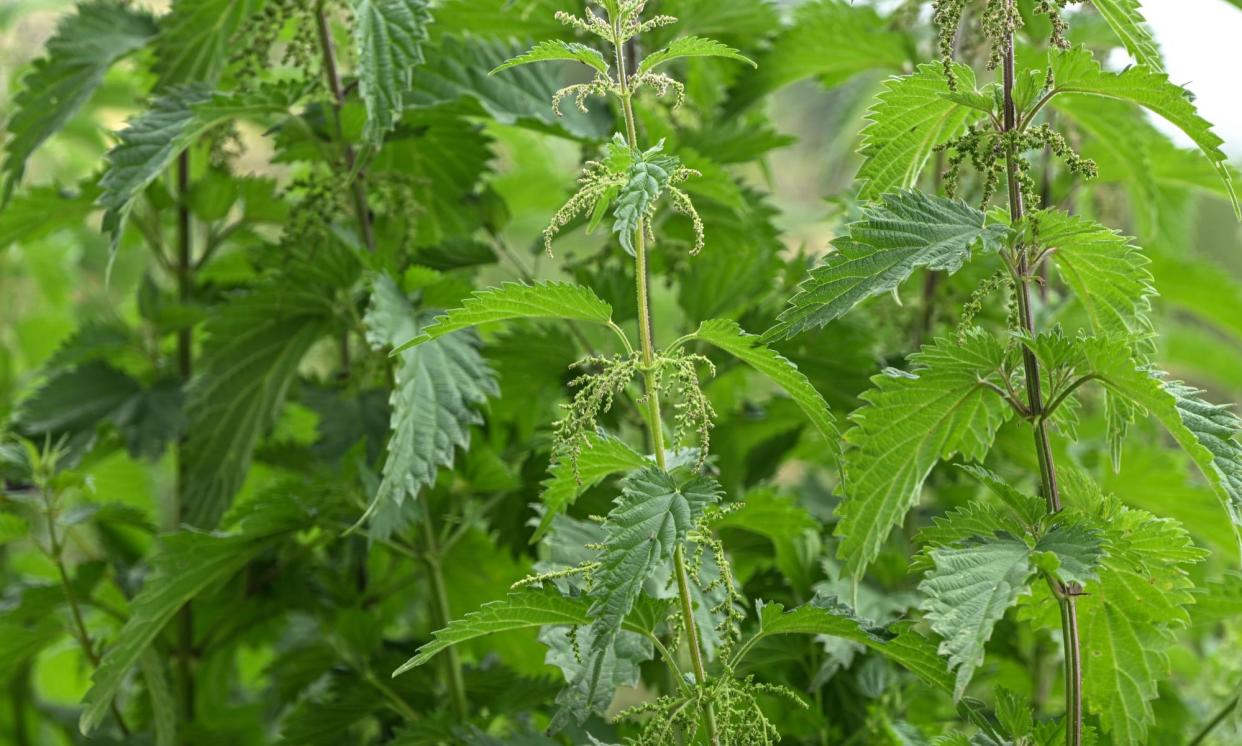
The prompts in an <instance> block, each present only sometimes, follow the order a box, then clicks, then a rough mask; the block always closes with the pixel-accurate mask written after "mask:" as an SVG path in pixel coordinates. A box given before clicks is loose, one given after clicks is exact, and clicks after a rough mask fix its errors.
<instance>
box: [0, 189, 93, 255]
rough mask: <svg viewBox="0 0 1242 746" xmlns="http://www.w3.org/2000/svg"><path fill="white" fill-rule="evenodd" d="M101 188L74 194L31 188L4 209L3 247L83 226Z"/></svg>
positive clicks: (0, 221)
mask: <svg viewBox="0 0 1242 746" xmlns="http://www.w3.org/2000/svg"><path fill="white" fill-rule="evenodd" d="M98 196H99V192H98V190H97V189H95V188H94V187H93V186H90V187H87V188H86V189H84V190H82V191H80V192H78V193H77V194H70V193H65V192H62V191H61V190H59V189H54V188H52V187H38V188H35V189H27V190H25V191H24V193H22V194H20V195H18V196H17V198H16V199H12V200H10V201H9V202H8V204H6V205H4V209H3V210H0V249H2V248H8V246H9V245H10V244H14V243H18V242H25V241H36V240H38V239H40V238H43V237H44V236H47V235H49V234H51V233H54V232H56V231H59V230H64V229H67V228H81V227H82V226H83V224H84V223H85V222H86V218H87V216H88V215H90V214H91V212H93V211H94V210H95V200H96V198H98Z"/></svg>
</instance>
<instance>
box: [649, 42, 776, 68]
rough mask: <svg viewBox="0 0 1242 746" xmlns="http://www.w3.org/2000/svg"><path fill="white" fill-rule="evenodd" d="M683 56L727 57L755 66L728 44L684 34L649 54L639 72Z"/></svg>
mask: <svg viewBox="0 0 1242 746" xmlns="http://www.w3.org/2000/svg"><path fill="white" fill-rule="evenodd" d="M683 57H725V58H727V59H731V60H737V61H739V62H745V63H746V64H748V65H750V66H751V67H755V63H754V61H753V60H751V59H750V58H749V57H747V56H746V55H744V54H742V53H741V52H739V51H737V50H736V49H734V48H733V47H730V46H729V45H727V44H722V43H720V42H718V41H716V40H715V39H705V38H703V37H701V36H682V37H680V38H677V39H674V40H673V41H672V42H670V43H669V45H668V46H667V47H664V48H663V49H660V50H657V51H655V52H652V53H651V54H649V55H647V56H646V57H645V58H644V59H643V61H642V62H641V63H639V65H638V74H639V75H642V74H644V73H648V72H651V71H652V70H654V69H655V68H657V67H659V66H660V65H663V64H664V63H666V62H671V61H673V60H676V59H681V58H683Z"/></svg>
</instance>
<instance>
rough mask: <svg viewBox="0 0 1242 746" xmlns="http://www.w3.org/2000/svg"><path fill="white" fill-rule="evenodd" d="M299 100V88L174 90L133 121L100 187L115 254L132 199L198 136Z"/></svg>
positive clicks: (111, 154) (280, 109) (112, 154)
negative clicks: (230, 91) (225, 91)
mask: <svg viewBox="0 0 1242 746" xmlns="http://www.w3.org/2000/svg"><path fill="white" fill-rule="evenodd" d="M300 97H301V89H300V87H299V86H287V85H286V86H276V87H264V88H260V89H259V90H257V91H253V92H247V93H236V94H213V93H212V92H211V91H210V89H209V88H207V87H206V86H204V85H202V84H199V83H195V84H190V85H186V86H183V87H178V88H173V89H171V90H169V91H168V92H167V93H165V94H164V95H162V96H160V97H158V98H156V99H155V100H154V101H153V102H152V103H151V108H150V109H149V110H147V111H146V112H144V113H142V114H140V115H138V116H137V117H135V118H134V119H131V120H130V121H129V123H128V125H126V127H125V129H123V130H121V131H120V132H119V133H118V134H117V138H118V140H119V142H118V143H117V145H116V146H115V147H114V148H112V150H110V151H108V156H107V158H108V170H107V172H106V173H104V176H103V178H102V179H101V180H100V182H99V185H100V187H102V189H103V193H102V194H101V195H100V197H99V206H100V207H102V208H104V210H105V212H104V219H103V228H104V231H105V232H107V233H108V234H110V235H111V237H112V249H113V251H115V250H116V248H117V246H118V245H119V243H120V240H121V234H122V233H123V232H124V230H125V222H126V220H127V219H128V217H129V212H130V210H131V209H132V207H133V203H134V200H135V199H137V197H138V195H139V194H141V193H142V190H144V189H146V187H147V186H148V185H149V184H150V183H151V182H153V181H155V179H156V178H158V177H159V175H160V174H161V173H163V172H164V169H165V168H167V167H168V165H169V164H170V163H172V161H173V159H175V158H176V157H177V156H178V155H179V154H180V153H181V152H182V151H183V150H185V149H186V148H188V147H189V146H190V145H191V144H192V143H193V142H194V141H195V140H196V139H197V138H198V137H199V136H200V135H202V134H203V133H204V132H206V131H207V130H209V129H211V128H212V127H214V126H215V125H217V124H220V123H221V122H225V121H228V120H231V119H237V118H250V117H257V118H260V119H262V118H265V117H267V116H270V115H272V114H280V113H283V112H286V111H288V110H289V108H290V107H291V106H293V104H294V103H295V102H296V101H297V100H298V98H300Z"/></svg>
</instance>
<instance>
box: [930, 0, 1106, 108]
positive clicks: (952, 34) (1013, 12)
mask: <svg viewBox="0 0 1242 746" xmlns="http://www.w3.org/2000/svg"><path fill="white" fill-rule="evenodd" d="M969 2H970V0H935V2H933V3H932V7H933V11H932V23H933V25H934V26H935V27H936V41H937V47H938V49H939V52H940V59H941V60H942V61H943V63H944V71H945V76H946V77H947V78H948V80H949V87H950V88H951V89H953V90H956V89H957V80H956V78H955V76H954V74H953V68H952V65H951V63H952V61H953V57H954V54H953V51H954V39H955V38H956V37H957V33H958V28H959V27H960V26H961V24H962V16H963V15H964V13H965V11H966V7H967V5H968V4H969ZM1078 2H1081V0H1035V6H1034V10H1035V12H1036V13H1039V14H1040V15H1044V16H1047V18H1048V21H1049V23H1050V24H1051V26H1052V33H1051V34H1050V35H1049V40H1048V43H1049V44H1050V45H1052V46H1053V47H1055V48H1057V49H1067V48H1069V40H1068V39H1067V38H1066V32H1067V31H1068V30H1069V24H1067V23H1066V22H1065V19H1064V18H1063V17H1062V11H1063V10H1064V9H1065V7H1066V6H1067V5H1070V4H1071V3H1078ZM1022 25H1023V24H1022V14H1021V13H1020V12H1019V10H1018V3H1017V2H1015V0H986V2H985V3H984V6H983V10H982V13H981V14H980V15H979V26H980V28H981V32H982V33H981V36H982V37H983V38H985V39H986V40H987V42H988V62H987V69H989V70H995V69H996V67H997V66H998V65H1000V62H1001V60H1002V59H1003V57H1004V56H1005V52H1006V51H1007V50H1008V46H1009V44H1011V43H1012V39H1013V35H1014V34H1015V33H1017V31H1018V30H1019V29H1021V28H1022Z"/></svg>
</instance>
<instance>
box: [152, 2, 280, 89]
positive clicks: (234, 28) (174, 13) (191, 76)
mask: <svg viewBox="0 0 1242 746" xmlns="http://www.w3.org/2000/svg"><path fill="white" fill-rule="evenodd" d="M266 2H267V0H173V3H172V7H171V8H169V10H168V13H167V14H166V15H164V16H163V17H161V18H160V21H159V27H160V32H159V35H158V36H157V37H156V38H155V72H156V74H157V75H158V76H159V81H158V84H157V88H159V89H161V90H166V89H169V88H172V87H174V86H179V85H185V84H188V83H204V84H206V85H208V86H214V85H215V84H216V82H217V81H218V80H219V79H220V75H221V73H223V72H224V68H225V66H226V65H227V64H228V62H229V56H230V55H231V54H232V51H233V49H234V44H235V41H236V40H235V38H234V37H235V35H236V34H237V33H238V32H239V31H240V30H241V29H242V27H243V24H245V23H246V22H247V20H249V19H250V18H251V16H253V15H254V14H255V13H257V12H258V11H259V10H261V9H262V8H263V6H264V5H265V4H266Z"/></svg>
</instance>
